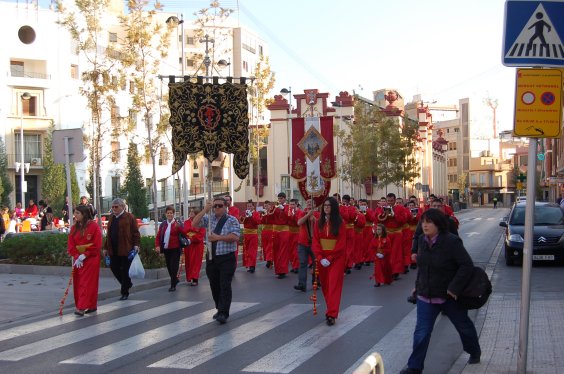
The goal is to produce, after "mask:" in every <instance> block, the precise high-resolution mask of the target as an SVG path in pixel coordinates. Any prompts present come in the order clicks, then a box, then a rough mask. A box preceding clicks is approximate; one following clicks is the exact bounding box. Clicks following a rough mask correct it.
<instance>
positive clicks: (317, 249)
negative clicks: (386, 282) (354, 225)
mask: <svg viewBox="0 0 564 374" xmlns="http://www.w3.org/2000/svg"><path fill="white" fill-rule="evenodd" d="M346 243H347V234H346V228H345V223H344V222H343V219H342V218H341V215H340V214H339V203H338V202H337V200H336V199H335V198H333V197H329V198H327V199H325V202H324V203H323V213H321V217H320V219H319V221H318V224H317V225H316V227H315V230H313V241H312V250H313V253H314V254H315V257H316V259H317V261H318V263H319V264H320V265H321V266H319V280H320V282H321V290H322V291H323V297H324V298H325V303H326V304H327V311H326V313H325V319H326V320H327V325H329V326H332V325H334V324H335V319H336V318H337V317H339V306H340V305H341V293H342V291H343V280H344V278H345V274H344V271H345V260H346Z"/></svg>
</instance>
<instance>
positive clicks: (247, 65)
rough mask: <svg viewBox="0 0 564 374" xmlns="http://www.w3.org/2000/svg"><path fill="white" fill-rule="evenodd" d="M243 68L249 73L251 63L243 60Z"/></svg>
mask: <svg viewBox="0 0 564 374" xmlns="http://www.w3.org/2000/svg"><path fill="white" fill-rule="evenodd" d="M243 70H244V71H245V72H247V73H248V72H249V64H248V63H247V61H243Z"/></svg>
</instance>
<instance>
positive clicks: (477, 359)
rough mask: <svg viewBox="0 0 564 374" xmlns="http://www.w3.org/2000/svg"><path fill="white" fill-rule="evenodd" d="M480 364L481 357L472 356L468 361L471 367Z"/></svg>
mask: <svg viewBox="0 0 564 374" xmlns="http://www.w3.org/2000/svg"><path fill="white" fill-rule="evenodd" d="M479 363H480V355H476V356H472V355H470V358H469V359H468V364H469V365H474V364H479Z"/></svg>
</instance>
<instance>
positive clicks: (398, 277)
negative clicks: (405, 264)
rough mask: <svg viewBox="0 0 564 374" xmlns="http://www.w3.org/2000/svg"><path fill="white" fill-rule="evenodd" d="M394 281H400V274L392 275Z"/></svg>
mask: <svg viewBox="0 0 564 374" xmlns="http://www.w3.org/2000/svg"><path fill="white" fill-rule="evenodd" d="M392 279H393V280H395V281H397V280H399V279H400V276H399V274H392Z"/></svg>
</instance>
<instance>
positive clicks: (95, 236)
mask: <svg viewBox="0 0 564 374" xmlns="http://www.w3.org/2000/svg"><path fill="white" fill-rule="evenodd" d="M73 216H74V220H75V221H74V222H75V224H74V225H73V226H72V227H71V231H70V233H69V239H68V244H67V251H68V253H69V255H71V256H72V258H73V260H72V266H73V267H74V269H73V271H72V276H73V279H72V280H73V292H74V304H75V306H76V310H75V312H74V314H76V315H78V316H83V315H84V314H85V313H92V312H95V311H96V309H97V305H98V281H99V278H100V250H101V249H102V231H101V230H100V227H99V226H98V225H97V224H96V222H94V221H93V220H92V217H91V215H90V209H89V208H88V207H87V206H80V205H79V206H77V207H76V208H74V214H73Z"/></svg>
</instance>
